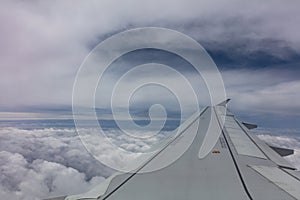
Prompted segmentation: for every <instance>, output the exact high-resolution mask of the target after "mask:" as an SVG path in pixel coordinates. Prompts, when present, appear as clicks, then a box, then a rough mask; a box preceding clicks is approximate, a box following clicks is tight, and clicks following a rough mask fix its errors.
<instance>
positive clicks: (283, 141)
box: [258, 131, 300, 170]
mask: <svg viewBox="0 0 300 200" xmlns="http://www.w3.org/2000/svg"><path fill="white" fill-rule="evenodd" d="M262 132H264V131H262ZM258 137H259V138H260V139H262V140H264V141H265V142H267V143H269V144H273V145H275V146H278V147H283V148H290V149H294V154H293V155H290V156H287V157H286V159H287V160H288V161H290V162H291V163H292V164H293V165H294V166H295V167H296V168H297V169H298V170H300V138H299V137H292V136H274V135H273V136H272V135H258Z"/></svg>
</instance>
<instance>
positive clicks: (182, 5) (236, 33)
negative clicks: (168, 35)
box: [0, 0, 300, 123]
mask: <svg viewBox="0 0 300 200" xmlns="http://www.w3.org/2000/svg"><path fill="white" fill-rule="evenodd" d="M299 7H300V2H299V1H297V0H291V1H284V2H283V1H279V0H271V1H264V2H262V1H256V0H255V1H235V0H230V1H221V0H220V1H212V2H204V1H174V0H166V1H159V0H152V1H139V0H130V1H126V0H125V1H121V2H118V3H116V2H115V1H89V2H88V3H87V2H85V1H18V0H15V1H8V0H7V1H6V0H4V1H2V2H1V7H0V25H1V37H0V44H1V45H0V69H1V73H0V94H1V97H0V111H2V112H1V114H0V118H2V119H6V118H18V117H21V118H23V117H24V116H25V117H26V116H29V117H31V118H39V117H50V118H53V117H57V115H55V114H53V113H59V114H60V115H59V116H60V117H69V116H68V112H69V111H70V108H71V102H72V87H73V83H74V80H75V75H76V73H77V70H78V69H79V66H80V64H81V63H82V62H83V60H84V58H85V56H86V55H87V54H88V53H89V52H90V51H91V49H92V48H94V47H95V45H97V44H98V43H99V42H101V41H103V40H104V39H106V38H108V37H109V36H111V35H112V34H115V33H118V32H120V31H123V30H126V29H128V28H135V27H144V26H158V27H165V28H171V29H175V30H178V31H181V32H183V33H185V34H187V35H188V36H191V37H192V38H194V39H195V40H197V41H198V42H199V43H200V44H202V45H203V46H204V48H205V49H206V50H207V51H208V52H209V54H210V55H211V56H212V58H213V59H214V61H215V63H216V64H217V66H218V67H219V69H220V70H221V73H222V75H223V79H224V82H225V86H226V89H227V91H226V92H227V96H228V97H230V98H232V99H233V102H232V108H233V109H234V110H236V111H237V112H238V113H240V114H242V115H247V114H248V115H249V114H250V113H251V114H252V113H255V112H256V113H258V114H259V115H261V114H262V113H263V114H264V116H273V115H274V114H276V115H279V116H281V117H280V119H287V118H288V119H293V120H294V121H293V123H294V122H295V123H296V122H297V120H298V119H299V111H300V101H299V100H300V94H299V91H300V78H299V75H300V68H299V64H300V35H299V29H300V28H299V22H300V12H299ZM116 73H117V72H116ZM158 75H159V73H158ZM193 77H194V75H193V74H191V73H190V74H189V75H188V78H189V79H192V78H193ZM162 78H164V79H170V81H172V80H173V79H172V78H173V77H172V76H169V77H162ZM178 87H180V84H179V86H178ZM200 88H201V87H200ZM200 93H201V92H200ZM147 99H148V98H147ZM162 99H163V100H162V101H164V98H163V97H162ZM165 101H168V99H167V98H165ZM102 106H104V105H102ZM104 107H105V106H104ZM65 111H66V112H65ZM11 112H13V113H11ZM24 112H25V114H24ZM27 112H29V113H31V114H27ZM41 113H42V114H41ZM274 120H275V119H274ZM277 120H278V119H277ZM275 121H276V120H275ZM271 122H272V120H271ZM298 122H299V120H298Z"/></svg>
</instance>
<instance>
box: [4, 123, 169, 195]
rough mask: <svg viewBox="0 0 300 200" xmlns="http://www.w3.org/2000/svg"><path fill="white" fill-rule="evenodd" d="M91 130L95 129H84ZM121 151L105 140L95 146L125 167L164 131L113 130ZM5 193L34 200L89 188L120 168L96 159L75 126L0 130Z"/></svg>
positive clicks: (158, 139)
mask: <svg viewBox="0 0 300 200" xmlns="http://www.w3.org/2000/svg"><path fill="white" fill-rule="evenodd" d="M84 131H85V132H86V134H89V132H90V131H94V130H93V129H86V130H84ZM107 136H108V137H109V138H111V141H112V142H113V143H114V144H116V145H117V146H119V147H121V148H123V149H124V150H126V151H123V152H122V153H120V151H117V149H116V148H112V147H111V146H110V145H107V144H106V143H105V140H103V141H95V144H96V145H95V146H94V148H95V149H96V150H97V151H96V152H97V153H98V154H99V155H100V157H101V159H106V160H109V161H112V162H114V164H115V165H118V166H124V165H127V164H129V163H130V161H131V160H133V159H134V158H136V157H137V156H138V155H139V154H137V153H134V152H137V151H138V152H141V151H147V150H149V149H150V148H151V147H152V146H153V145H154V144H157V143H158V142H159V141H160V140H161V139H162V138H164V137H165V135H164V134H159V135H157V136H155V137H152V138H149V139H147V140H139V139H136V138H131V137H129V136H126V135H124V134H121V132H120V131H118V130H111V131H108V132H107ZM0 171H1V174H0V195H1V198H4V197H9V198H7V199H20V200H32V199H41V198H45V197H50V196H61V195H67V194H77V193H82V192H86V191H88V190H89V189H91V188H93V187H94V186H95V185H97V184H99V183H100V182H102V181H103V180H104V178H106V177H108V176H109V175H111V174H112V173H113V172H114V170H113V169H110V168H108V167H106V166H104V165H103V164H101V163H100V162H99V161H97V160H95V159H94V158H93V157H92V156H91V155H90V154H89V153H88V152H87V151H86V150H85V148H84V147H83V145H82V143H81V142H80V140H79V139H78V136H77V134H76V133H75V130H74V129H73V128H71V129H57V128H46V129H33V130H25V129H18V128H13V127H5V128H0Z"/></svg>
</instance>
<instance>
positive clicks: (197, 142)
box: [65, 103, 300, 200]
mask: <svg viewBox="0 0 300 200" xmlns="http://www.w3.org/2000/svg"><path fill="white" fill-rule="evenodd" d="M198 127H199V128H198ZM247 127H248V128H247ZM179 128H180V129H181V131H180V133H179V134H178V135H176V137H173V138H171V139H170V140H169V141H168V142H167V143H166V144H165V146H163V147H162V149H161V150H160V151H158V152H157V153H155V154H153V156H151V157H149V158H148V160H147V161H146V162H145V163H143V164H142V165H141V166H139V167H138V168H137V170H136V171H134V172H131V173H117V174H114V175H113V176H111V177H110V178H108V179H107V180H106V181H104V182H103V183H102V184H101V185H99V186H98V187H96V188H94V189H93V190H91V191H89V192H87V193H84V194H79V195H73V196H68V197H66V198H65V199H66V200H79V199H85V200H87V199H90V200H92V199H100V200H104V199H105V200H140V199H143V200H150V199H151V200H153V199H156V200H177V199H178V200H182V199H186V200H195V199H197V200H199V199H203V200H219V199H231V200H252V199H253V200H254V199H257V200H295V199H300V174H299V172H298V171H296V170H295V168H294V167H293V166H292V165H291V164H290V163H288V162H287V161H286V160H285V159H284V158H282V156H281V155H280V153H279V150H278V151H276V148H275V147H274V148H273V147H270V146H269V145H267V144H266V143H264V142H262V141H261V140H260V139H258V138H257V137H256V136H255V135H253V134H251V133H250V129H251V128H253V126H249V124H247V123H243V122H240V121H239V120H237V119H236V117H235V116H234V115H233V114H232V113H231V112H229V111H228V110H227V109H226V107H225V104H224V103H223V104H219V105H217V106H213V107H206V108H205V109H204V110H203V111H202V112H201V113H198V114H195V115H194V116H192V117H191V118H190V119H188V120H187V122H185V123H184V124H183V125H182V126H181V127H179ZM188 141H191V143H189V145H188V146H189V147H188V148H186V149H185V148H184V146H185V145H186V144H187V143H188ZM278 149H280V150H281V151H280V152H284V153H282V155H289V154H290V153H291V150H285V149H283V148H278ZM178 152H182V155H181V156H179V157H178V159H176V161H175V162H173V163H171V164H169V165H167V166H165V167H164V168H161V169H159V170H155V171H151V169H155V168H156V167H157V166H158V165H160V164H162V163H164V162H166V160H168V159H169V158H170V157H172V156H177V155H178ZM143 170H144V171H149V172H146V173H139V172H141V171H143Z"/></svg>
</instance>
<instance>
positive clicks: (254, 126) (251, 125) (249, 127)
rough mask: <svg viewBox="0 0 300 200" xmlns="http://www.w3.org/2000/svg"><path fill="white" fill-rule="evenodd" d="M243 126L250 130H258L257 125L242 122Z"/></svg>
mask: <svg viewBox="0 0 300 200" xmlns="http://www.w3.org/2000/svg"><path fill="white" fill-rule="evenodd" d="M242 124H243V125H244V126H246V128H247V129H249V130H251V129H255V128H257V125H256V124H250V123H247V122H242Z"/></svg>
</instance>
